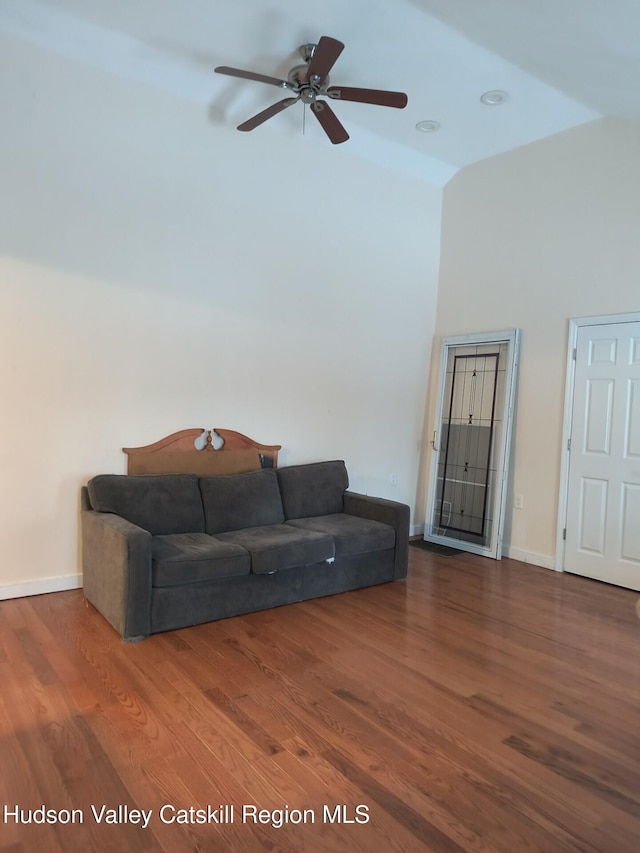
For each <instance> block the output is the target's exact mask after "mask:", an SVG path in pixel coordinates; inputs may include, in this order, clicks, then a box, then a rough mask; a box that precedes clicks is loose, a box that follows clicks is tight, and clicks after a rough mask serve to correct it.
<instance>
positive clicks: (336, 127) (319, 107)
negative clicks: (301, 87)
mask: <svg viewBox="0 0 640 853" xmlns="http://www.w3.org/2000/svg"><path fill="white" fill-rule="evenodd" d="M310 107H311V112H312V113H313V114H314V116H315V117H316V118H317V119H318V121H319V122H320V124H321V125H322V129H323V130H324V132H325V133H326V134H327V136H328V137H329V139H330V140H331V142H333V144H334V145H338V144H339V143H340V142H346V141H347V139H348V138H349V134H348V133H347V131H346V130H345V129H344V127H343V126H342V125H341V124H340V122H339V120H338V116H337V115H336V114H335V113H334V111H333V110H332V109H331V107H330V106H329V104H327V102H326V101H314V102H313V103H312V104H310Z"/></svg>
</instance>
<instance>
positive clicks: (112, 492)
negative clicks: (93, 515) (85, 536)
mask: <svg viewBox="0 0 640 853" xmlns="http://www.w3.org/2000/svg"><path fill="white" fill-rule="evenodd" d="M88 490H89V498H90V500H91V506H92V508H93V509H95V510H98V511H99V512H113V513H115V514H116V515H120V516H122V517H123V518H126V519H127V521H130V522H132V524H137V525H138V526H139V527H143V528H144V529H145V530H148V531H149V533H151V534H152V535H153V536H168V535H170V534H172V533H204V511H203V509H202V498H201V497H200V489H199V488H198V478H197V477H196V475H195V474H99V475H98V476H97V477H94V478H93V479H92V480H90V481H89V483H88Z"/></svg>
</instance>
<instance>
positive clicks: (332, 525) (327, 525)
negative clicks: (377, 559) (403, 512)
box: [286, 512, 396, 557]
mask: <svg viewBox="0 0 640 853" xmlns="http://www.w3.org/2000/svg"><path fill="white" fill-rule="evenodd" d="M286 526H287V527H298V528H300V529H302V530H315V531H316V532H318V533H326V534H327V535H329V536H333V538H334V540H335V543H336V557H352V556H356V555H357V554H370V553H371V552H372V551H386V550H387V549H389V548H393V547H394V546H395V544H396V532H395V530H394V529H393V527H391V525H390V524H383V523H382V522H380V521H372V520H371V519H368V518H358V517H357V516H355V515H347V514H346V513H344V512H338V513H334V514H332V515H318V516H315V517H313V518H296V519H293V520H291V521H287V522H286Z"/></svg>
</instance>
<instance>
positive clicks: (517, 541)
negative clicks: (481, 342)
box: [425, 120, 640, 566]
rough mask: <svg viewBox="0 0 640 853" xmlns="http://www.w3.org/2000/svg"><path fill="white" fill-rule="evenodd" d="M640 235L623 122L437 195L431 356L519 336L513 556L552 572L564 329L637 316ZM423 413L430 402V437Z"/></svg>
mask: <svg viewBox="0 0 640 853" xmlns="http://www.w3.org/2000/svg"><path fill="white" fill-rule="evenodd" d="M639 235H640V128H638V127H637V126H634V125H631V124H626V123H624V122H622V121H614V120H602V121H597V122H594V123H592V124H589V125H585V126H583V127H581V128H578V129H575V130H571V131H568V132H566V133H562V134H559V135H557V136H555V137H551V138H549V139H547V140H545V141H542V142H537V143H535V144H533V145H529V146H526V147H523V148H520V149H517V150H515V151H513V152H510V153H509V154H504V155H502V156H500V157H495V158H492V159H490V160H485V161H484V162H481V163H478V164H476V165H475V166H472V167H469V168H467V169H464V170H463V171H461V172H460V173H459V174H458V175H456V176H455V178H454V179H453V180H452V181H451V182H450V183H449V184H448V185H447V187H446V189H445V192H444V199H443V224H442V254H441V277H440V288H439V299H438V313H437V326H436V331H437V335H438V339H437V340H436V342H435V345H434V353H436V354H439V343H438V341H439V339H440V337H442V336H447V335H456V334H467V333H472V332H483V331H498V330H502V329H508V328H515V327H519V328H521V329H522V347H521V364H520V379H519V391H518V406H517V416H516V432H515V448H514V450H515V454H514V456H515V459H514V472H513V490H514V491H515V492H518V493H521V494H523V495H524V507H523V509H521V510H509V512H510V517H509V519H508V525H507V533H508V539H507V540H506V543H507V545H508V546H509V548H508V551H509V553H510V554H511V555H512V556H516V557H518V558H520V559H525V560H530V561H531V562H535V563H538V564H540V565H545V566H554V560H555V547H556V527H557V510H558V493H559V476H560V464H561V453H562V448H561V438H562V417H563V407H564V386H565V372H566V357H567V345H568V322H569V319H570V318H572V317H582V316H595V315H606V314H617V313H626V312H633V311H638V310H639V309H640V239H639ZM436 361H437V359H434V364H433V369H434V371H435V369H436V368H437V364H436V363H435V362H436ZM433 385H434V383H433V381H432V382H431V387H432V389H433ZM433 412H434V407H433V399H431V403H430V411H429V416H428V418H427V423H426V430H425V435H426V436H428V437H431V432H430V430H432V429H433ZM425 447H426V439H425ZM425 458H428V454H427V453H426V452H425Z"/></svg>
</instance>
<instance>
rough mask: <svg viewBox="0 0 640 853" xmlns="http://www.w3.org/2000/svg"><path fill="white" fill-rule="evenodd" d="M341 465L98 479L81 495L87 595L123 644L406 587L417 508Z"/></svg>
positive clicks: (83, 560) (83, 490)
mask: <svg viewBox="0 0 640 853" xmlns="http://www.w3.org/2000/svg"><path fill="white" fill-rule="evenodd" d="M348 485H349V483H348V476H347V470H346V467H345V464H344V462H342V461H332V462H317V463H311V464H308V465H294V466H290V467H288V468H280V469H273V468H265V469H261V470H258V471H252V472H250V473H246V474H233V475H228V476H214V477H198V476H196V475H195V474H155V475H121V474H101V475H98V476H97V477H94V478H93V479H92V480H90V481H89V483H88V485H87V486H85V487H83V489H82V512H81V519H82V521H81V524H82V562H83V586H84V594H85V597H86V598H87V599H88V601H90V602H91V603H92V604H93V605H94V606H95V607H96V608H97V609H98V610H99V611H100V612H101V613H102V614H103V616H104V617H105V618H106V619H107V620H108V621H109V622H110V623H111V625H113V627H114V628H115V629H116V631H118V632H119V633H120V635H121V636H122V637H124V638H125V639H126V640H138V639H142V638H143V637H146V636H147V635H149V634H154V633H157V632H160V631H169V630H173V629H176V628H183V627H186V626H189V625H195V624H198V623H200V622H209V621H213V620H216V619H224V618H226V617H229V616H237V615H239V614H241V613H249V612H252V611H255V610H263V609H265V608H269V607H276V606H278V605H281V604H291V603H293V602H295V601H303V600H305V599H309V598H316V597H318V596H323V595H333V594H335V593H339V592H344V591H346V590H350V589H357V588H359V587H363V586H371V585H373V584H380V583H386V582H388V581H393V580H400V579H401V578H404V577H405V576H406V574H407V561H408V544H409V507H408V506H406V505H405V504H401V503H397V502H395V501H389V500H385V499H382V498H374V497H368V496H365V495H359V494H356V493H354V492H350V491H349V490H348Z"/></svg>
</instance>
